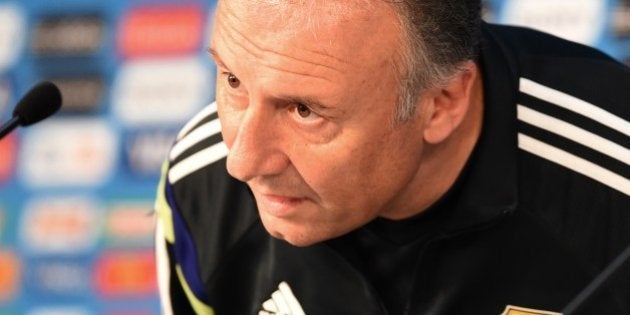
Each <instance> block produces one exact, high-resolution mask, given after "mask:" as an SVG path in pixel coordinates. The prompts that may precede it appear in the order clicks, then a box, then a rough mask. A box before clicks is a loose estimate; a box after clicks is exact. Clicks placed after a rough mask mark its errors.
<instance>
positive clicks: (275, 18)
mask: <svg viewBox="0 0 630 315" xmlns="http://www.w3.org/2000/svg"><path fill="white" fill-rule="evenodd" d="M398 22H399V21H398V18H397V15H396V14H395V12H394V10H393V8H392V7H391V5H389V4H388V3H387V1H383V0H221V1H219V6H218V9H217V26H218V27H216V28H215V30H217V29H222V31H221V32H222V33H226V32H233V31H236V32H238V33H239V34H242V35H244V36H245V37H247V38H248V41H252V42H258V43H265V45H267V44H268V45H281V44H282V45H284V44H285V43H291V42H294V40H295V39H296V38H298V39H300V40H302V44H304V40H306V41H307V42H310V44H311V45H312V46H314V47H311V48H314V49H315V50H317V51H322V52H327V53H332V54H334V55H338V57H340V58H342V59H346V58H344V57H343V56H344V55H345V56H349V55H354V56H356V57H359V56H360V55H361V54H373V51H374V50H382V47H379V46H383V45H387V44H393V43H394V42H395V41H398V39H399V38H398V37H399V34H400V32H399V31H398V24H399V23H398ZM392 26H393V27H392ZM335 51H336V52H335Z"/></svg>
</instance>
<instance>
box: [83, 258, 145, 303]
mask: <svg viewBox="0 0 630 315" xmlns="http://www.w3.org/2000/svg"><path fill="white" fill-rule="evenodd" d="M156 277H157V276H156V267H155V256H154V254H153V251H146V252H131V251H130V252H125V251H117V252H106V253H105V254H103V256H101V257H100V259H99V260H98V261H97V263H96V266H95V270H94V284H95V287H96V290H97V291H98V292H99V293H100V294H101V295H102V296H104V297H109V298H117V297H130V296H149V295H153V294H155V293H156V292H157V282H156Z"/></svg>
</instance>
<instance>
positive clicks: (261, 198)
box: [256, 194, 307, 218]
mask: <svg viewBox="0 0 630 315" xmlns="http://www.w3.org/2000/svg"><path fill="white" fill-rule="evenodd" d="M256 200H257V201H258V206H259V208H260V210H261V211H264V212H266V213H268V214H269V215H272V216H274V217H278V218H289V217H291V216H294V215H295V214H296V213H297V209H298V207H299V206H300V205H302V204H303V203H304V202H306V201H307V198H299V197H287V196H282V195H275V194H256Z"/></svg>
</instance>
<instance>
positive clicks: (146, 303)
mask: <svg viewBox="0 0 630 315" xmlns="http://www.w3.org/2000/svg"><path fill="white" fill-rule="evenodd" d="M214 5H215V3H214V1H212V0H205V1H204V0H179V1H175V0H172V1H148V0H131V1H127V0H110V1H97V0H57V1H45V0H30V1H17V0H16V1H8V0H0V118H1V119H2V121H5V120H7V119H9V118H10V116H11V111H12V108H13V106H14V105H15V102H16V101H17V99H19V97H20V96H21V95H23V94H24V93H25V92H26V91H27V90H28V89H29V88H30V87H31V86H32V85H33V84H35V83H36V82H37V81H39V80H51V81H54V82H56V83H57V84H58V85H59V86H60V87H61V89H62V93H63V94H64V100H65V101H64V108H63V110H62V112H61V113H59V114H58V115H56V116H55V117H54V118H52V119H49V120H47V121H45V122H42V123H41V124H38V125H37V126H34V127H29V128H26V129H23V130H18V131H17V132H15V133H13V134H12V135H10V136H9V137H7V138H5V139H3V140H2V141H0V315H1V314H38V315H41V314H158V313H159V303H158V298H157V291H156V280H155V264H154V262H153V236H152V235H153V220H154V218H153V216H152V214H151V211H152V206H153V198H154V196H155V186H156V184H157V180H158V176H159V174H158V172H159V169H160V164H161V162H162V160H163V159H164V158H165V156H166V152H167V150H168V148H169V146H170V144H171V142H172V140H173V139H174V137H175V133H176V131H177V129H178V128H179V127H180V126H181V125H182V124H183V123H184V122H185V121H186V120H187V118H189V117H190V116H192V115H193V113H195V112H196V111H197V110H198V109H200V108H201V107H202V106H203V105H205V104H207V103H208V102H209V101H211V100H212V99H213V97H214V94H213V93H214V92H213V85H214V65H213V64H212V63H211V61H210V58H209V57H208V56H207V53H206V52H205V49H204V47H206V46H207V43H208V39H209V34H210V26H211V22H212V21H211V20H212V12H213V9H214ZM484 12H485V13H484V16H485V19H486V20H489V21H495V22H499V23H510V24H521V25H530V26H533V27H536V28H542V29H545V30H547V31H550V32H552V33H554V34H557V35H559V36H563V37H567V38H569V39H572V40H576V41H580V42H582V43H585V44H588V45H593V46H596V47H599V48H601V49H603V50H605V51H606V52H608V53H609V54H611V55H612V56H614V57H615V58H618V59H619V60H622V61H625V62H628V61H629V60H630V1H615V0H521V1H516V0H511V1H510V0H489V1H486V2H485V10H484Z"/></svg>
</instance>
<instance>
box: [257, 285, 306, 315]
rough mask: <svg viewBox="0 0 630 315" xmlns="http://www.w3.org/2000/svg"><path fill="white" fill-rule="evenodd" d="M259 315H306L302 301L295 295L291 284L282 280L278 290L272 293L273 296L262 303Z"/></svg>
mask: <svg viewBox="0 0 630 315" xmlns="http://www.w3.org/2000/svg"><path fill="white" fill-rule="evenodd" d="M258 315H305V314H304V310H303V309H302V306H301V305H300V302H298V300H297V299H296V298H295V295H293V291H291V287H289V284H287V283H286V282H284V281H282V282H281V283H280V284H279V285H278V290H276V291H275V292H273V293H272V294H271V298H270V299H268V300H267V301H265V302H264V303H263V304H262V310H260V311H259V312H258Z"/></svg>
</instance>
